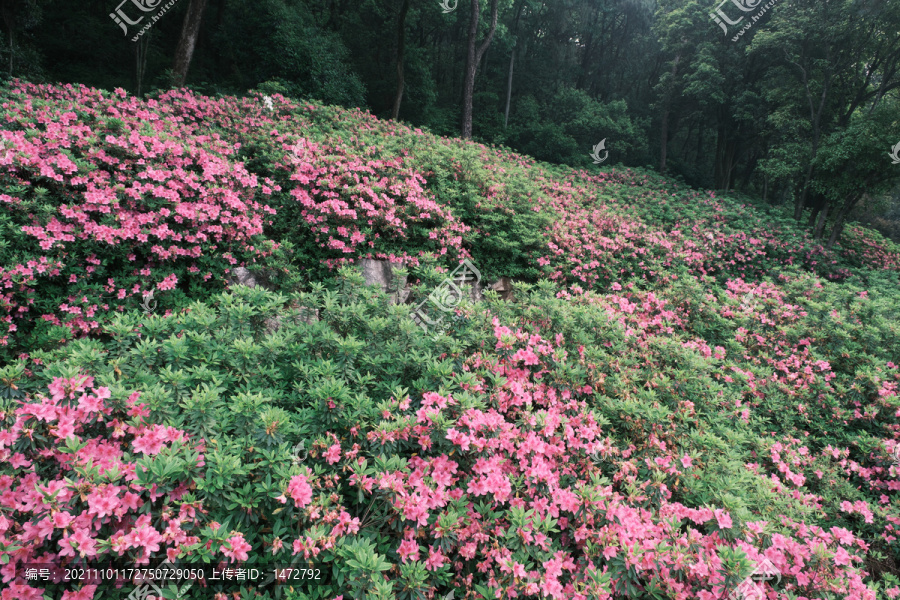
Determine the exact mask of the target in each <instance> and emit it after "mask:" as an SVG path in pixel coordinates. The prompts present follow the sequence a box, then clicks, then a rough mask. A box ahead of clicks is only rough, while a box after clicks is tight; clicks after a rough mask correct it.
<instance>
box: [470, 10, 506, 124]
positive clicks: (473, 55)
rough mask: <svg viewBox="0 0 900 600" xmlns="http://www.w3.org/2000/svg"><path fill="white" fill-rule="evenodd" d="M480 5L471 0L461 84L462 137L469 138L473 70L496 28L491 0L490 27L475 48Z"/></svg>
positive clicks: (495, 13) (473, 86)
mask: <svg viewBox="0 0 900 600" xmlns="http://www.w3.org/2000/svg"><path fill="white" fill-rule="evenodd" d="M480 10H481V7H480V5H479V3H478V0H472V17H471V19H470V20H469V39H468V44H467V46H468V48H467V52H466V73H465V75H466V78H465V82H464V84H463V114H462V128H461V129H462V137H463V138H464V139H470V138H471V137H472V98H473V96H474V95H475V71H476V70H477V69H478V63H479V62H481V57H482V56H484V53H485V51H486V50H487V49H488V46H490V44H491V39H492V38H493V37H494V31H495V30H496V29H497V0H491V28H490V30H488V34H487V36H486V37H485V38H484V41H483V42H481V45H480V46H478V48H477V49H476V48H475V38H476V36H477V35H478V19H479V17H480V14H479V13H480Z"/></svg>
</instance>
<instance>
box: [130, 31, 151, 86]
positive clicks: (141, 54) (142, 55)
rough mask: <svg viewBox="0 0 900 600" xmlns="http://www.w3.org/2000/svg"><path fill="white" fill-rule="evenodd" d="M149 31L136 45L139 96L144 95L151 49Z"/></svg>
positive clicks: (136, 73)
mask: <svg viewBox="0 0 900 600" xmlns="http://www.w3.org/2000/svg"><path fill="white" fill-rule="evenodd" d="M152 33H153V31H152V30H148V31H147V32H146V33H145V34H144V35H143V36H141V38H140V39H139V40H138V41H137V43H136V44H135V45H134V52H135V58H136V59H137V65H136V72H135V76H136V79H137V96H141V95H142V94H143V93H144V74H145V73H146V72H147V50H148V49H149V48H150V35H151V34H152Z"/></svg>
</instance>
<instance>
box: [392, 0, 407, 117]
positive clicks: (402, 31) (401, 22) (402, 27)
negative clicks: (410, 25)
mask: <svg viewBox="0 0 900 600" xmlns="http://www.w3.org/2000/svg"><path fill="white" fill-rule="evenodd" d="M408 12H409V0H403V5H402V6H401V7H400V16H398V17H397V93H396V94H395V95H394V110H393V111H392V112H391V118H392V119H393V120H395V121H396V120H397V117H398V116H399V115H400V103H401V102H402V101H403V86H404V85H405V84H406V81H405V79H404V77H403V52H404V50H405V48H406V13H408Z"/></svg>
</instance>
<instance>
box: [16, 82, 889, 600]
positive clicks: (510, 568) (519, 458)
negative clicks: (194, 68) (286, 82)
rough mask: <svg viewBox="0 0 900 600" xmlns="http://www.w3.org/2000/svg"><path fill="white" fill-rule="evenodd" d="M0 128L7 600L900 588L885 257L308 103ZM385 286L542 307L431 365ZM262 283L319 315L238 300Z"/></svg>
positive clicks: (38, 110) (753, 214)
mask: <svg viewBox="0 0 900 600" xmlns="http://www.w3.org/2000/svg"><path fill="white" fill-rule="evenodd" d="M3 100H4V115H3V118H4V124H3V129H0V136H2V138H3V140H4V146H3V149H2V151H0V185H2V186H3V188H4V189H3V192H2V196H0V200H2V201H3V203H4V204H3V207H2V208H3V211H2V213H0V227H2V231H3V244H2V246H0V256H2V261H0V263H2V273H0V277H2V285H0V292H2V294H3V296H2V301H0V309H2V310H3V311H5V312H4V314H3V317H4V318H5V320H4V321H3V322H4V323H5V325H6V327H7V328H8V331H4V332H0V333H2V334H3V335H4V336H5V337H4V342H5V344H6V346H5V350H4V351H5V352H6V354H5V356H6V357H8V358H9V359H10V360H8V364H6V365H5V366H3V367H0V380H2V382H0V419H2V420H0V461H2V462H0V469H2V470H0V556H2V558H3V562H4V563H5V566H4V567H3V568H2V569H0V577H2V581H3V586H4V589H3V591H2V592H0V597H2V598H3V599H4V600H6V599H7V598H10V599H11V598H40V597H42V596H43V595H44V594H47V595H49V596H50V597H62V598H67V599H68V598H92V597H100V594H101V593H102V594H103V596H102V597H113V598H118V597H121V598H124V597H126V596H127V595H128V594H129V593H130V592H131V590H132V589H133V586H132V585H131V583H130V582H129V583H128V584H125V585H120V587H118V588H116V587H115V586H109V585H107V586H106V587H104V586H103V585H99V587H95V586H94V585H92V584H87V583H85V584H83V585H75V584H62V583H47V584H44V583H36V582H34V581H25V580H24V579H22V578H21V568H22V566H23V565H24V564H26V563H35V562H53V563H56V564H70V565H78V564H88V563H89V562H90V561H99V560H101V559H102V560H103V561H107V562H109V561H113V562H115V563H116V564H133V563H142V562H144V561H146V560H147V559H148V558H149V557H151V555H152V556H153V557H163V558H165V557H168V558H170V559H172V560H177V561H180V562H183V563H185V564H201V563H224V564H227V565H231V566H256V567H263V568H265V567H266V566H272V565H278V566H282V567H283V566H285V565H289V564H291V562H292V561H296V560H300V561H301V562H305V561H311V562H312V563H314V564H315V565H318V566H320V567H322V568H323V569H324V570H325V571H326V572H327V573H328V581H327V583H324V584H322V585H319V586H312V587H308V586H293V587H291V586H285V587H281V588H278V589H277V590H276V589H274V588H273V587H272V586H271V585H251V584H249V583H246V584H242V585H241V586H237V585H236V584H232V585H231V586H230V587H229V586H226V585H222V584H209V585H208V587H206V586H204V585H199V584H198V585H195V586H193V587H192V588H191V589H190V590H188V591H187V592H186V593H187V596H188V597H196V598H209V597H213V595H215V594H221V595H219V596H216V597H217V598H218V599H220V600H221V599H223V598H224V597H225V596H224V594H231V593H234V592H238V591H240V592H241V593H243V594H244V597H261V598H275V597H277V595H278V594H279V593H280V594H286V595H287V596H286V597H290V598H303V597H308V598H328V599H332V598H335V597H337V596H341V595H342V596H343V597H344V598H401V599H404V600H405V599H407V598H422V597H424V598H430V597H445V596H446V594H447V593H448V592H450V591H451V590H456V592H457V595H456V597H464V596H465V597H467V598H473V599H475V598H545V597H549V598H554V599H562V598H579V599H581V598H583V599H585V600H586V599H588V598H597V599H605V598H624V597H641V598H651V597H652V598H677V599H685V600H687V599H695V598H696V599H699V600H716V599H718V598H725V597H727V596H728V595H729V594H730V593H732V591H733V590H735V589H736V588H737V587H738V586H739V585H740V584H741V582H742V581H744V580H745V578H746V577H747V576H748V575H749V574H750V573H751V572H752V571H753V570H754V569H755V568H757V567H758V565H760V564H761V563H762V561H763V559H765V560H766V561H768V563H771V565H774V567H775V568H776V569H777V570H778V572H779V573H780V575H779V577H778V579H777V581H776V580H775V579H772V580H770V581H769V582H768V583H765V584H762V583H760V584H758V585H760V586H761V587H760V593H762V594H764V595H765V596H766V597H767V598H768V599H770V600H772V599H776V598H778V599H788V598H791V599H794V598H848V599H854V600H856V599H860V600H862V599H865V600H869V599H874V598H877V597H885V598H888V597H889V598H894V597H896V596H897V595H898V593H900V588H898V587H897V586H898V580H897V577H896V575H897V573H898V566H897V565H898V564H900V552H898V540H897V527H900V510H898V507H900V500H898V490H900V465H898V464H897V461H896V456H897V455H900V451H898V450H897V449H898V448H900V397H898V387H900V367H898V364H897V363H900V337H898V333H900V298H898V291H897V285H898V281H897V271H898V266H900V254H898V252H897V249H896V247H894V246H892V245H891V244H890V243H888V242H886V241H884V240H882V239H881V238H879V237H878V236H877V235H875V234H872V233H871V232H869V231H866V230H862V229H851V230H849V231H848V235H847V237H846V238H845V242H844V245H843V246H841V247H839V248H838V250H837V251H836V252H833V253H832V252H827V251H825V250H824V249H823V248H822V247H820V246H818V245H816V244H815V243H813V242H812V241H811V240H809V239H808V238H807V237H805V236H804V234H803V233H802V232H801V231H800V230H799V229H797V228H796V227H795V226H794V225H793V223H792V222H790V221H788V220H784V219H779V218H777V217H776V216H773V215H769V214H766V213H765V212H764V211H763V210H761V209H759V208H757V207H754V206H753V205H752V204H751V203H749V202H738V201H736V200H735V199H729V198H724V199H722V198H717V197H716V195H715V194H713V193H711V192H703V191H697V190H691V189H684V188H681V187H679V186H677V185H676V184H674V183H671V182H667V181H665V180H663V179H661V178H658V177H655V176H652V175H648V174H644V173H640V172H636V171H629V170H612V171H609V172H602V173H601V172H598V173H587V172H584V171H573V170H566V169H561V168H555V167H549V166H546V165H541V164H537V163H535V162H534V161H532V160H530V159H528V158H526V157H522V156H519V155H514V154H511V153H508V152H506V151H504V150H502V149H497V148H489V147H484V146H481V145H478V144H474V143H462V142H459V141H455V140H448V139H441V138H436V137H434V136H431V135H428V134H424V133H422V132H418V131H413V130H410V129H408V128H406V127H405V126H402V125H397V124H394V123H385V122H381V121H378V120H376V119H374V118H372V117H370V116H369V115H366V114H365V113H362V112H359V111H347V110H342V109H337V108H333V107H323V106H318V105H312V104H306V103H296V102H293V101H289V100H287V99H284V98H282V97H279V96H275V97H274V98H273V108H272V109H271V110H270V109H268V108H267V107H266V104H265V103H264V102H262V101H261V100H260V98H259V96H258V95H254V96H251V97H247V98H242V99H235V98H220V99H213V98H205V97H201V96H197V95H194V94H192V93H190V92H187V91H173V92H168V93H166V94H162V95H160V96H159V97H157V98H154V99H150V100H138V99H134V98H131V97H128V96H127V95H125V94H124V92H117V93H114V94H109V93H106V92H101V91H97V90H90V89H86V88H75V87H68V88H61V87H59V88H58V87H40V86H32V85H28V84H16V85H14V86H13V87H11V88H8V89H7V90H6V91H5V92H4V98H3ZM364 256H371V257H380V258H387V259H390V260H395V261H403V262H404V263H406V265H407V266H408V267H409V268H410V270H411V272H412V273H413V275H414V276H415V277H417V278H418V279H420V280H421V282H422V285H421V286H420V287H419V288H418V289H417V290H415V293H416V294H418V295H419V296H421V295H424V294H427V293H428V292H429V291H430V290H431V289H433V288H434V286H435V285H437V284H438V283H439V282H440V281H441V278H442V274H441V272H442V271H445V270H446V269H448V268H453V267H454V266H455V265H456V264H458V261H459V258H460V257H470V258H471V259H472V260H473V261H474V262H475V264H476V265H478V267H479V269H480V270H481V271H482V273H483V275H484V276H485V277H486V278H494V277H497V276H500V275H508V276H512V277H514V278H515V279H516V280H517V281H518V282H519V283H518V285H517V289H516V300H515V301H514V302H505V301H502V300H499V299H498V298H497V297H496V296H492V295H490V294H489V295H488V296H489V297H488V298H487V299H486V300H485V301H484V302H481V303H479V304H476V305H471V304H468V303H465V304H464V305H463V306H462V307H461V309H460V310H459V311H458V314H457V315H456V318H455V319H453V320H452V323H451V324H450V329H449V330H448V331H446V332H445V334H442V335H439V336H436V337H432V336H426V335H425V334H424V333H423V332H422V331H421V329H419V327H418V326H416V325H415V324H414V323H413V322H412V321H411V320H410V318H409V309H408V308H407V307H404V306H395V305H391V304H389V303H388V302H386V300H385V298H384V296H383V295H382V294H380V293H379V292H377V291H375V290H372V289H369V288H365V287H363V286H362V285H361V279H360V278H359V276H358V275H356V274H355V273H354V272H353V271H352V269H350V268H348V267H347V264H349V263H352V262H353V261H355V260H356V259H358V258H360V257H364ZM255 264H262V265H264V266H265V268H266V271H267V278H268V280H269V281H270V283H271V284H272V285H273V286H274V287H276V288H278V289H280V290H281V292H284V293H274V292H270V291H264V290H262V289H259V288H256V289H253V290H250V289H246V288H235V289H234V290H232V291H231V292H222V289H223V287H224V285H225V281H226V279H227V278H228V277H229V270H230V269H232V268H233V267H234V266H236V265H247V266H250V267H252V268H255V266H254V265H255ZM151 289H153V290H154V291H155V293H154V302H158V303H159V306H158V308H157V309H156V312H155V314H145V313H144V311H143V310H142V309H141V308H140V307H139V303H140V302H141V301H142V300H143V299H144V298H145V296H144V293H145V292H147V291H149V290H151ZM145 306H146V304H145ZM297 307H310V308H312V307H315V308H318V309H319V311H320V312H319V314H320V320H314V321H311V322H308V319H301V318H296V317H299V315H300V313H299V312H298V308H297ZM273 323H278V325H279V327H277V328H276V327H273ZM61 340H68V341H67V342H66V343H62V344H61V343H60V341H61ZM13 357H18V358H16V359H15V360H12V358H13ZM298 444H299V445H300V446H299V447H302V452H299V453H298V450H297V448H298Z"/></svg>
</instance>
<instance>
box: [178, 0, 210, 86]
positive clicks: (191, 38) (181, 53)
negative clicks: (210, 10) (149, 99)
mask: <svg viewBox="0 0 900 600" xmlns="http://www.w3.org/2000/svg"><path fill="white" fill-rule="evenodd" d="M207 1H208V0H191V3H190V4H189V5H188V8H187V12H186V13H185V15H184V23H183V24H182V26H181V37H180V38H179V40H178V47H177V48H176V49H175V65H174V66H173V67H172V84H173V85H174V86H175V87H182V86H183V85H184V83H185V81H186V80H187V74H188V70H189V69H190V68H191V60H193V58H194V48H196V47H197V37H198V36H199V34H200V21H201V20H202V19H203V11H204V10H206V4H207Z"/></svg>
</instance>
